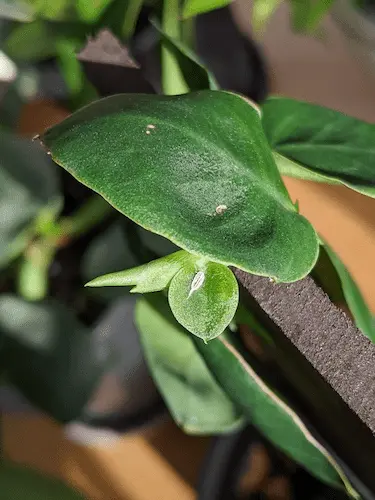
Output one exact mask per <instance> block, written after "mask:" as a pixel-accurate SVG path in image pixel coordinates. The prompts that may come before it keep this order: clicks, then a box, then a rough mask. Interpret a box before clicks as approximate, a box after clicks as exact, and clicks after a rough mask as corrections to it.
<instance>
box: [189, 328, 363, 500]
mask: <svg viewBox="0 0 375 500" xmlns="http://www.w3.org/2000/svg"><path fill="white" fill-rule="evenodd" d="M193 338H194V337H193ZM194 343H195V345H196V347H197V349H198V351H199V352H200V353H201V355H202V356H203V358H204V360H205V361H206V363H207V366H208V367H209V369H210V370H211V371H212V373H213V374H214V376H215V378H216V380H217V381H218V382H219V384H220V385H221V387H222V388H223V389H224V390H225V392H226V393H227V395H228V396H229V397H230V398H231V399H232V400H233V401H234V402H235V403H236V404H237V405H238V406H239V408H241V409H242V411H243V413H244V415H245V416H246V417H247V418H248V419H249V420H250V421H251V422H252V423H253V424H254V425H255V426H257V427H258V428H259V429H260V430H261V431H262V432H263V433H264V434H265V436H266V437H267V438H268V439H270V441H272V442H273V443H274V444H275V445H276V446H278V447H279V448H281V449H282V450H283V451H284V452H285V453H287V454H288V455H289V456H291V457H292V458H293V459H294V460H296V462H298V463H300V464H302V465H303V466H304V467H306V468H307V469H308V470H309V472H310V473H311V474H312V475H314V476H316V477H318V478H319V479H320V480H321V481H324V482H326V483H328V484H330V485H333V486H337V487H343V486H345V487H346V488H347V491H348V493H349V494H351V495H352V496H353V497H354V498H357V499H358V498H359V497H358V495H357V494H356V492H355V491H353V489H352V488H351V485H350V483H349V482H348V480H347V479H346V477H345V475H344V473H343V471H342V470H341V469H340V468H339V466H338V465H337V464H336V463H335V461H334V459H333V458H332V457H331V456H330V455H329V453H328V452H327V450H325V449H324V448H323V446H322V445H321V444H320V443H319V442H318V441H317V440H316V439H315V438H314V437H313V436H312V435H311V434H310V432H309V430H308V429H307V427H306V426H305V425H304V423H303V422H302V421H301V419H300V418H299V417H298V415H297V414H296V413H295V412H294V411H293V409H292V408H291V407H289V406H288V405H287V403H286V402H285V401H283V400H282V399H281V398H280V397H279V396H278V395H277V394H276V393H275V392H273V390H272V389H271V388H270V387H269V386H267V384H266V383H265V382H264V381H263V380H262V379H261V378H260V377H259V375H258V374H257V373H256V372H255V370H254V369H253V368H252V367H251V366H250V365H249V364H248V363H247V362H246V360H245V359H244V358H243V356H242V355H241V354H240V352H239V351H238V350H237V349H236V347H234V346H233V345H232V344H230V342H229V341H228V340H227V339H225V338H223V336H221V337H219V338H218V339H214V340H212V341H211V342H209V343H208V344H204V342H202V341H201V340H199V339H195V338H194Z"/></svg>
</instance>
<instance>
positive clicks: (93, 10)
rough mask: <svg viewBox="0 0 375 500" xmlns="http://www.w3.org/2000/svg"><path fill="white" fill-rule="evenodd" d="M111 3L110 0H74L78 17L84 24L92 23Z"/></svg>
mask: <svg viewBox="0 0 375 500" xmlns="http://www.w3.org/2000/svg"><path fill="white" fill-rule="evenodd" d="M111 2H112V0H76V9H77V12H78V16H79V18H80V19H81V20H82V21H84V22H85V23H94V22H95V21H97V20H98V19H99V17H100V16H101V15H102V14H103V12H104V11H105V9H106V8H107V7H108V5H110V3H111Z"/></svg>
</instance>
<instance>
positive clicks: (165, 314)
mask: <svg viewBox="0 0 375 500" xmlns="http://www.w3.org/2000/svg"><path fill="white" fill-rule="evenodd" d="M135 321H136V325H137V328H138V330H139V332H140V335H141V341H142V345H143V349H144V353H145V356H146V359H147V362H148V365H149V368H150V370H151V373H152V375H153V377H154V380H155V382H156V384H157V385H158V388H159V390H160V392H161V393H162V395H163V397H164V399H165V401H166V403H167V405H168V407H169V409H170V411H171V414H172V416H173V418H174V419H175V420H176V422H177V424H178V425H180V426H181V427H182V428H183V429H184V430H185V431H186V432H188V433H192V434H212V433H218V432H228V431H230V430H233V429H234V428H236V427H238V426H239V425H240V424H241V422H242V417H241V412H240V411H238V410H237V408H236V407H235V405H234V404H233V403H232V402H231V401H230V399H229V398H228V397H227V396H226V395H225V393H224V392H223V390H222V389H221V388H220V386H219V385H218V384H217V382H216V380H215V379H214V377H213V375H212V374H211V372H210V371H209V369H208V368H207V367H206V365H205V363H204V361H203V360H202V358H201V356H200V354H199V353H198V352H197V349H196V347H195V346H194V343H193V342H192V338H191V335H189V333H188V332H186V330H184V328H183V327H182V326H181V325H179V324H178V323H177V321H176V320H175V319H174V317H173V315H172V313H171V311H170V309H169V307H168V303H167V301H166V299H165V298H164V297H163V296H162V295H161V294H152V295H147V296H145V297H144V298H142V299H140V300H139V301H138V302H137V306H136V311H135Z"/></svg>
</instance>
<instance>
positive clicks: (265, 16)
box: [251, 0, 282, 33]
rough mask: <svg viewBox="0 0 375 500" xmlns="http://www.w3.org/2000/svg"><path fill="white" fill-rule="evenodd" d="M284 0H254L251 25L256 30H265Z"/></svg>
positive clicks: (258, 31)
mask: <svg viewBox="0 0 375 500" xmlns="http://www.w3.org/2000/svg"><path fill="white" fill-rule="evenodd" d="M281 3H282V0H253V5H252V12H251V25H252V27H253V29H254V31H255V32H257V33H260V32H262V31H263V30H264V28H265V25H266V24H267V23H268V21H269V20H270V18H271V17H272V15H273V14H274V13H275V11H276V10H277V8H278V7H279V6H280V5H281Z"/></svg>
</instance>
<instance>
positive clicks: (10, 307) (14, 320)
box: [0, 295, 106, 422]
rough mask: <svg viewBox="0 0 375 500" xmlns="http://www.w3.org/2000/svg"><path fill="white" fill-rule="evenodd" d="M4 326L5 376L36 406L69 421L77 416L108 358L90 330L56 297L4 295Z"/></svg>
mask: <svg viewBox="0 0 375 500" xmlns="http://www.w3.org/2000/svg"><path fill="white" fill-rule="evenodd" d="M0 332H2V334H3V336H4V340H3V342H4V344H3V359H4V369H5V373H6V376H7V378H8V379H9V380H10V382H12V383H13V384H14V385H15V386H16V387H17V388H18V389H19V390H20V391H21V392H22V394H23V395H24V396H25V397H26V398H27V399H28V400H29V401H30V402H31V403H33V404H34V405H35V406H37V407H38V408H40V409H41V410H43V411H45V412H46V413H47V414H49V415H50V416H52V417H53V418H55V419H57V420H59V421H62V422H67V421H70V420H73V419H75V418H77V417H78V416H79V415H80V414H81V411H82V410H83V408H84V406H85V405H86V403H87V401H88V400H89V398H90V396H91V395H92V393H93V391H94V389H95V387H96V386H97V383H98V381H99V378H100V376H101V375H102V373H103V370H104V365H105V363H106V360H105V359H103V358H101V357H100V353H97V352H95V346H94V344H93V343H92V341H91V338H90V335H89V333H88V332H87V331H86V329H85V328H84V327H83V326H82V325H81V324H80V323H79V322H78V321H77V320H76V319H75V317H74V316H72V314H71V313H70V311H68V310H66V309H65V307H64V306H63V305H61V304H57V303H55V302H42V303H41V302H39V303H30V302H26V301H23V300H22V299H20V298H18V297H16V296H12V295H2V297H1V298H0Z"/></svg>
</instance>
